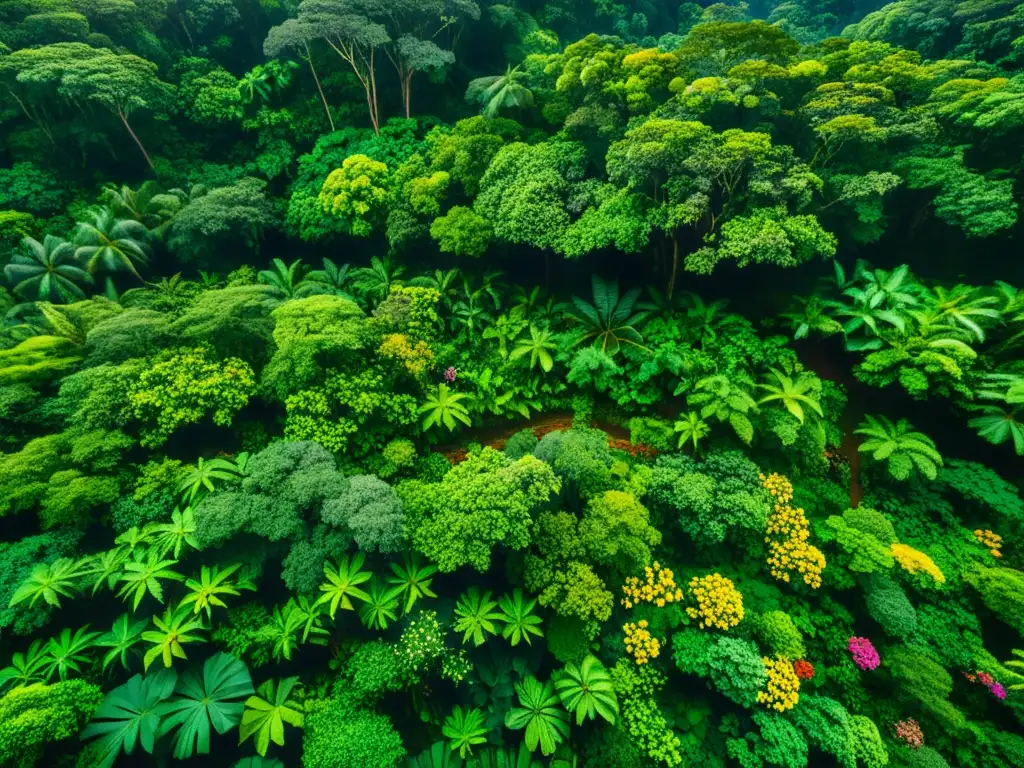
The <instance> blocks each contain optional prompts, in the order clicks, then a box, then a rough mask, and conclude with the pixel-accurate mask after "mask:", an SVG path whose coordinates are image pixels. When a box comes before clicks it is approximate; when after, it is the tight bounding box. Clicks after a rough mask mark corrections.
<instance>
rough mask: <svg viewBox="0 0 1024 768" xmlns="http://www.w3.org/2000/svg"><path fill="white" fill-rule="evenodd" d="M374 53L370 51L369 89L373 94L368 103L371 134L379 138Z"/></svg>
mask: <svg viewBox="0 0 1024 768" xmlns="http://www.w3.org/2000/svg"><path fill="white" fill-rule="evenodd" d="M374 56H375V51H374V50H373V49H372V48H371V49H370V89H371V90H372V92H373V100H372V101H371V103H370V112H371V120H372V121H373V132H374V134H375V135H377V136H380V111H379V108H378V106H377V105H378V102H377V70H376V65H375V64H374Z"/></svg>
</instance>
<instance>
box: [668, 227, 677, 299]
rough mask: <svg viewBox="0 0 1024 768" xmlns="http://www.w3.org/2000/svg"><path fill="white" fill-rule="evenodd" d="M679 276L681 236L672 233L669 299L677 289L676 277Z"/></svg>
mask: <svg viewBox="0 0 1024 768" xmlns="http://www.w3.org/2000/svg"><path fill="white" fill-rule="evenodd" d="M678 274H679V235H678V234H677V233H676V232H675V230H673V231H672V275H671V276H670V277H669V279H668V297H669V298H670V299H671V298H672V292H673V291H674V290H675V289H676V276H677V275H678Z"/></svg>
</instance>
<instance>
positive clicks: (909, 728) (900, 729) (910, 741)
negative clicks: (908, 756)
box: [893, 717, 924, 749]
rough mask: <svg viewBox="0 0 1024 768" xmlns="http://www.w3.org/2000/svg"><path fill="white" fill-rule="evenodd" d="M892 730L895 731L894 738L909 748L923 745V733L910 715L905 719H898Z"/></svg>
mask: <svg viewBox="0 0 1024 768" xmlns="http://www.w3.org/2000/svg"><path fill="white" fill-rule="evenodd" d="M893 730H894V731H895V733H896V738H897V739H899V740H900V741H902V742H903V743H904V744H906V745H907V746H908V747H910V748H911V749H918V748H920V747H923V746H924V733H923V732H922V731H921V726H920V725H919V724H918V722H917V720H915V719H914V718H912V717H910V718H907V719H906V720H900V721H898V722H897V723H896V724H895V726H893Z"/></svg>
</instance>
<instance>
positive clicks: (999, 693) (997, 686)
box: [988, 683, 1006, 701]
mask: <svg viewBox="0 0 1024 768" xmlns="http://www.w3.org/2000/svg"><path fill="white" fill-rule="evenodd" d="M988 689H989V690H990V691H992V695H993V696H995V697H996V698H997V699H999V700H1000V701H1002V700H1003V699H1005V698H1006V689H1005V688H1003V684H1002V683H992V685H990V686H989V687H988Z"/></svg>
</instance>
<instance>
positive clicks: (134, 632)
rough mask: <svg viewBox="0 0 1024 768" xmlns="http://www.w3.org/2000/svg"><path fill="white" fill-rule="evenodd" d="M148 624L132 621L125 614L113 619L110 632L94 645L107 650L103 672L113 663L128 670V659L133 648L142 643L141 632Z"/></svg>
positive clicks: (104, 656)
mask: <svg viewBox="0 0 1024 768" xmlns="http://www.w3.org/2000/svg"><path fill="white" fill-rule="evenodd" d="M147 624H149V621H148V620H147V619H136V620H134V621H133V620H132V618H131V616H129V615H128V614H127V613H122V614H121V615H120V616H118V617H117V618H116V619H114V623H113V625H112V626H111V627H110V630H109V631H107V632H106V633H104V634H103V635H100V637H98V638H97V639H96V645H98V646H100V647H101V648H109V649H110V650H109V651H107V652H106V653H105V654H104V655H103V671H104V672H105V671H106V670H107V667H109V666H110V665H111V664H113V663H114V662H115V661H117V662H120V664H121V668H122V669H128V664H129V658H130V656H131V655H132V654H133V651H134V650H135V646H137V645H138V644H139V643H141V642H142V632H143V630H144V629H145V628H146V625H147Z"/></svg>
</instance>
